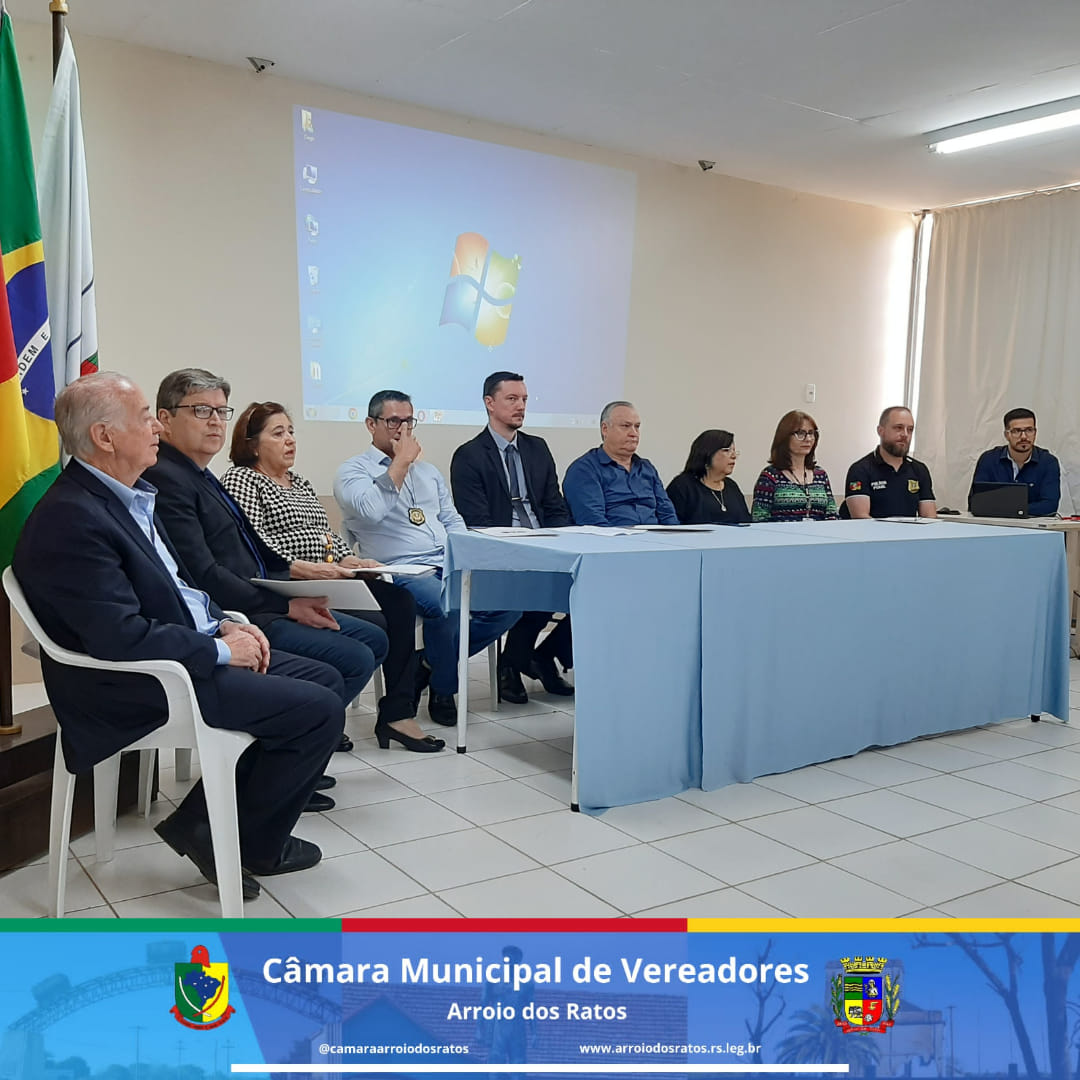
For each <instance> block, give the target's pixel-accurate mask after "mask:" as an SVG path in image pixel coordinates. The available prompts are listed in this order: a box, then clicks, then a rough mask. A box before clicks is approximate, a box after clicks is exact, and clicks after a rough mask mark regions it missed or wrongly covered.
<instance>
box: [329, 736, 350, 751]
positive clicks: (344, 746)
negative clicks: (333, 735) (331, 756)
mask: <svg viewBox="0 0 1080 1080" xmlns="http://www.w3.org/2000/svg"><path fill="white" fill-rule="evenodd" d="M352 748H353V741H352V739H350V738H349V736H348V735H342V736H341V742H339V743H338V744H337V746H336V747H334V753H335V754H347V753H348V752H349V751H350V750H351V749H352Z"/></svg>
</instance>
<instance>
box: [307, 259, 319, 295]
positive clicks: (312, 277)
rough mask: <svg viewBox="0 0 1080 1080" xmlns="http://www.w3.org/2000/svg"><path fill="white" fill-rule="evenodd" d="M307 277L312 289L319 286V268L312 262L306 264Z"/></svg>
mask: <svg viewBox="0 0 1080 1080" xmlns="http://www.w3.org/2000/svg"><path fill="white" fill-rule="evenodd" d="M307 278H308V284H309V285H310V286H311V287H312V288H313V289H317V288H318V287H319V268H318V267H317V266H315V265H314V264H313V263H309V264H308V268H307Z"/></svg>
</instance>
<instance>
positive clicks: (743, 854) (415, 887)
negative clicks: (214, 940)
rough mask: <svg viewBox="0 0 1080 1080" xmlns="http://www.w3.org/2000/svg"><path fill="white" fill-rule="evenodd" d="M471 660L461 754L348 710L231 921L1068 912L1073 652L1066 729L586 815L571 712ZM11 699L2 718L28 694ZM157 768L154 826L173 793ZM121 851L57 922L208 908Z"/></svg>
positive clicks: (157, 858)
mask: <svg viewBox="0 0 1080 1080" xmlns="http://www.w3.org/2000/svg"><path fill="white" fill-rule="evenodd" d="M484 663H485V661H484V659H483V658H482V657H481V658H479V659H478V661H477V666H476V668H475V669H474V675H475V677H474V678H473V679H471V680H470V699H471V702H472V703H473V707H474V708H475V712H474V713H472V714H471V715H470V721H469V754H468V755H466V756H461V755H458V754H455V753H453V751H452V750H448V751H444V752H443V753H441V754H433V755H430V756H426V757H421V756H418V755H416V754H410V753H408V752H407V751H404V750H400V749H394V750H380V749H378V747H377V745H376V743H375V740H374V739H373V738H371V737H370V728H371V725H372V723H373V720H374V715H373V708H372V704H373V703H372V701H371V699H370V696H368V697H365V698H364V699H363V700H362V705H361V708H360V709H359V710H356V711H354V712H351V713H350V714H349V721H348V730H349V732H350V734H351V735H352V737H353V739H354V740H355V742H356V746H355V748H354V750H353V751H352V753H351V754H335V755H334V759H333V761H332V762H331V771H332V772H333V773H334V774H335V775H336V776H337V777H338V784H337V786H336V787H335V788H334V789H333V791H332V792H331V794H332V795H333V797H334V798H335V800H336V802H337V808H336V809H335V810H333V811H331V812H330V813H328V814H321V815H304V817H303V818H301V821H300V823H299V826H298V827H297V833H298V834H299V835H300V836H303V837H305V838H307V839H310V840H313V841H315V842H316V843H318V844H319V846H320V847H321V848H322V849H323V854H324V858H323V861H322V863H321V864H320V865H319V866H318V867H316V868H315V869H313V870H309V871H306V872H304V873H302V874H294V875H287V876H284V877H279V878H264V879H262V887H263V894H262V896H261V897H260V898H259V899H258V900H256V901H254V902H252V903H249V904H248V905H247V906H246V908H245V911H246V912H247V914H248V915H250V916H252V917H270V918H273V917H278V918H281V917H285V916H289V915H292V916H297V917H338V916H343V915H352V916H373V917H374V916H378V917H387V916H421V917H454V916H458V915H464V916H594V915H611V916H617V915H637V916H714V917H724V918H726V917H734V918H740V917H775V916H803V917H816V916H876V917H889V916H911V915H919V916H927V915H930V916H933V915H941V916H965V917H974V916H985V917H997V918H1000V917H1004V916H1077V915H1080V661H1073V663H1072V671H1071V677H1072V691H1073V694H1072V698H1073V702H1074V704H1075V705H1076V706H1077V708H1076V709H1075V710H1074V712H1073V719H1074V720H1075V721H1076V722H1077V723H1076V726H1075V727H1074V726H1066V725H1062V724H1059V723H1057V722H1055V721H1052V720H1047V721H1044V722H1042V723H1040V724H1032V723H1031V722H1030V721H1029V720H1028V719H1026V718H1025V719H1022V720H1017V721H1014V722H1011V723H1007V724H1000V725H996V726H994V727H993V728H992V729H975V730H970V731H957V732H954V733H952V734H949V735H943V736H940V737H938V738H934V739H922V740H918V741H916V742H914V743H908V744H907V745H904V746H896V747H889V748H887V749H882V750H868V751H864V752H863V753H861V754H859V755H857V756H855V757H852V758H847V759H844V760H842V761H834V762H827V763H824V764H821V765H813V766H809V767H807V768H805V769H799V770H797V771H795V772H792V773H787V774H785V775H780V776H767V777H762V778H761V779H760V780H758V781H756V782H755V783H753V784H741V785H737V786H734V787H729V788H724V789H722V790H719V791H687V792H684V793H682V794H681V795H679V796H677V797H674V798H669V799H663V800H660V801H658V802H653V803H645V804H640V805H636V806H625V807H617V808H614V809H612V810H609V811H608V812H606V813H604V814H602V815H600V816H599V817H588V816H586V815H579V814H571V813H570V812H569V810H568V809H567V806H566V804H567V801H568V799H569V791H570V786H569V766H570V757H569V750H570V742H569V738H570V736H571V734H572V730H573V720H572V716H573V706H572V704H570V705H569V706H568V705H567V702H566V699H564V698H548V697H546V696H545V695H538V696H536V697H535V698H534V699H533V700H532V701H530V702H529V704H528V705H527V706H524V707H515V706H504V707H503V708H502V709H501V710H500V711H499V712H497V713H492V712H491V711H490V709H489V702H488V699H487V682H486V679H485V678H484V669H483V665H484ZM18 689H19V691H20V695H21V696H20V697H18V698H17V699H16V707H17V708H18V707H20V706H21V707H23V708H30V707H32V706H33V705H36V704H38V703H39V699H40V691H39V689H38V688H34V687H22V688H18ZM422 715H423V714H422ZM958 722H962V720H961V719H958ZM431 730H432V731H436V733H438V734H446V733H445V732H443V731H442V729H436V728H435V727H434V726H433V725H432V726H431ZM449 735H450V741H451V742H452V741H453V733H452V732H450V733H449ZM161 779H162V792H163V796H162V801H161V803H160V806H159V808H158V809H156V810H155V812H154V816H153V817H152V819H151V823H152V822H153V821H154V820H157V818H158V817H159V816H161V815H162V814H165V813H168V812H169V811H170V810H171V808H172V806H173V804H174V803H175V802H178V801H179V800H180V799H181V798H183V795H184V792H185V791H186V790H187V787H188V786H189V785H187V784H178V783H177V782H176V780H175V777H174V775H173V772H172V770H171V769H170V768H164V769H163V770H162V777H161ZM116 846H117V851H116V855H115V857H114V859H113V860H112V861H111V862H109V863H105V864H98V863H97V862H96V861H95V859H94V853H93V842H92V840H91V839H90V838H88V837H84V838H81V839H79V840H76V841H75V842H74V843H73V844H72V845H71V856H72V858H71V862H70V864H69V883H68V909H69V913H70V914H72V915H78V916H80V917H103V918H109V917H113V916H120V917H125V916H126V917H144V918H145V917H155V916H158V917H160V916H177V917H197V916H215V915H216V914H217V913H218V908H217V894H216V891H215V890H214V889H213V888H212V887H211V886H209V885H207V884H206V883H205V882H203V883H201V884H200V881H201V878H200V876H199V874H198V871H196V870H195V868H194V867H193V866H192V865H191V864H190V863H189V862H188V861H187V860H183V859H179V858H177V857H176V856H175V855H174V854H173V853H172V852H171V851H169V850H168V849H167V848H166V847H165V846H164V845H163V844H162V843H161V842H160V841H159V840H158V839H157V836H156V835H155V833H154V832H153V831H152V829H151V828H150V825H148V824H146V823H144V822H142V821H141V820H140V819H138V818H137V817H135V816H134V815H128V816H125V817H124V818H122V819H121V821H120V822H119V825H118V832H117V845H116ZM45 879H46V867H45V866H44V864H43V862H42V861H41V860H39V861H38V862H37V863H36V864H35V865H32V866H27V867H23V868H22V869H19V870H15V871H12V872H11V873H9V874H6V875H3V876H2V878H0V916H8V917H12V916H24V917H25V916H34V915H40V914H43V913H44V910H45V899H44V895H45Z"/></svg>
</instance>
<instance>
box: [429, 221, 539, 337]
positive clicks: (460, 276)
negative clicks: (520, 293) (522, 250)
mask: <svg viewBox="0 0 1080 1080" xmlns="http://www.w3.org/2000/svg"><path fill="white" fill-rule="evenodd" d="M520 273H521V256H520V255H515V256H513V258H510V259H508V258H506V257H505V256H503V255H500V254H499V253H498V252H497V251H492V250H491V245H490V244H489V243H488V242H487V240H486V239H485V238H484V237H482V236H481V235H480V234H479V233H473V232H467V233H461V234H460V235H459V236H458V238H457V243H456V244H455V245H454V258H453V260H452V261H451V263H450V284H449V285H447V286H446V293H445V295H444V296H443V307H442V316H441V318H440V319H439V325H440V326H445V325H447V323H456V324H457V325H458V326H463V327H464V328H465V329H466V330H468V331H469V332H470V333H472V334H473V335H474V337H475V338H476V340H477V341H478V342H480V344H481V345H487V346H489V347H490V348H494V347H495V346H496V345H502V344H503V343H504V342H505V341H506V332H507V330H508V329H509V326H510V312H511V309H512V308H513V299H514V297H515V295H516V294H517V283H518V274H520Z"/></svg>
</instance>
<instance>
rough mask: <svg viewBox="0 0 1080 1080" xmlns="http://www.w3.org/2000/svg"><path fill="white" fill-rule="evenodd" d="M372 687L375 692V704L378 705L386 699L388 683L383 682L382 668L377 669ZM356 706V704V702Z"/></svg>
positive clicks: (372, 679) (372, 678) (372, 680)
mask: <svg viewBox="0 0 1080 1080" xmlns="http://www.w3.org/2000/svg"><path fill="white" fill-rule="evenodd" d="M371 685H372V688H373V689H374V690H375V703H376V704H378V703H379V701H381V700H382V699H383V698H384V697H386V683H385V682H384V681H383V673H382V668H381V667H377V668H376V669H375V674H374V675H372V676H371ZM353 704H354V705H355V704H356V702H355V701H354V702H353Z"/></svg>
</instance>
